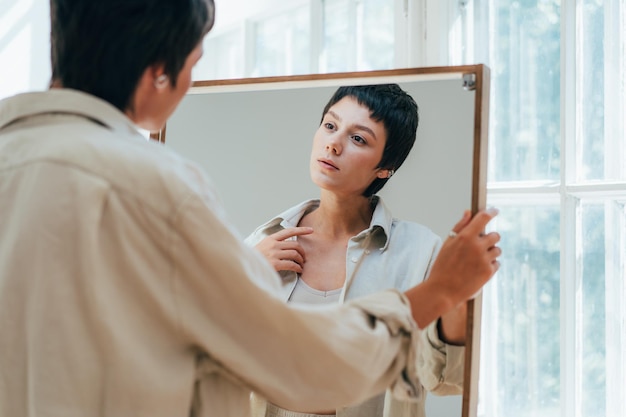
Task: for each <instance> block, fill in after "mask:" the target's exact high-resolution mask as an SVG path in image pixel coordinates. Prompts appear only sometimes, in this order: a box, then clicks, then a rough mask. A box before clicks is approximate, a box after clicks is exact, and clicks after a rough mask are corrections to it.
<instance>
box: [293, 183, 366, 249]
mask: <svg viewBox="0 0 626 417" xmlns="http://www.w3.org/2000/svg"><path fill="white" fill-rule="evenodd" d="M373 214H374V205H372V203H371V200H370V199H369V198H367V197H363V196H359V197H356V198H355V197H354V196H351V197H349V198H341V197H339V196H337V195H334V194H327V193H324V192H322V195H321V198H320V205H319V207H318V208H317V209H316V210H315V211H312V212H311V213H309V214H307V215H306V216H305V217H304V218H303V219H302V222H301V225H302V226H311V227H313V228H314V230H315V233H316V234H318V235H326V236H328V237H330V238H341V237H345V236H348V237H352V236H355V235H357V234H358V233H360V232H361V231H363V230H365V229H367V228H368V227H369V225H370V223H371V221H372V215H373Z"/></svg>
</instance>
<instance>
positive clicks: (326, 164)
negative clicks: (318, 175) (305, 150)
mask: <svg viewBox="0 0 626 417" xmlns="http://www.w3.org/2000/svg"><path fill="white" fill-rule="evenodd" d="M317 162H319V163H320V165H321V166H322V167H323V168H330V169H336V170H337V171H339V168H338V167H337V165H335V164H334V163H333V161H331V160H330V159H326V158H320V159H318V160H317Z"/></svg>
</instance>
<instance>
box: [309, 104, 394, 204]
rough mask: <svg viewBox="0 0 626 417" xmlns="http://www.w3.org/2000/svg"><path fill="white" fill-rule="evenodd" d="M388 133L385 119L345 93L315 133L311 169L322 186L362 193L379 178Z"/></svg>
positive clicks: (381, 172) (333, 190)
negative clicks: (373, 115)
mask: <svg viewBox="0 0 626 417" xmlns="http://www.w3.org/2000/svg"><path fill="white" fill-rule="evenodd" d="M386 140H387V135H386V132H385V127H384V125H383V123H382V122H380V121H376V120H373V119H372V118H371V117H370V110H369V109H368V108H367V107H365V106H362V105H360V104H359V103H358V102H357V101H356V99H354V98H353V97H349V96H347V97H344V98H342V99H341V100H340V101H338V102H337V103H335V104H334V105H333V106H332V107H331V108H330V109H329V110H328V112H327V113H326V114H325V115H324V118H323V120H322V123H321V124H320V126H319V128H318V129H317V131H316V133H315V135H314V137H313V149H312V151H311V161H310V172H311V179H312V180H313V182H314V183H315V184H316V185H317V186H318V187H320V188H322V189H325V190H329V191H332V192H335V193H338V194H345V195H348V194H356V195H361V194H362V193H363V191H364V190H365V189H366V188H367V187H368V186H369V185H370V184H371V183H372V181H374V179H376V178H384V177H386V176H387V170H381V169H380V168H377V167H378V164H379V162H380V160H381V159H382V155H383V150H384V149H385V142H386Z"/></svg>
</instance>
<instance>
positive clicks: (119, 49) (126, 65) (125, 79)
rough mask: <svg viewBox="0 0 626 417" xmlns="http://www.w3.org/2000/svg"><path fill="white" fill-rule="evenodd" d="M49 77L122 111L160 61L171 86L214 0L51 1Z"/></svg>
mask: <svg viewBox="0 0 626 417" xmlns="http://www.w3.org/2000/svg"><path fill="white" fill-rule="evenodd" d="M50 16H51V51H50V53H51V62H52V82H53V83H54V82H56V81H58V82H60V83H61V85H62V86H63V87H64V88H72V89H76V90H80V91H84V92H86V93H89V94H92V95H94V96H96V97H100V98H101V99H103V100H106V101H108V102H109V103H111V104H112V105H114V106H115V107H117V108H118V109H120V110H121V111H125V110H126V109H127V108H128V107H129V105H130V102H131V98H132V95H133V93H134V92H135V88H136V86H137V84H138V82H139V79H140V78H141V75H142V74H143V72H144V71H145V70H146V68H148V67H149V66H150V65H153V64H162V65H163V66H164V68H165V70H164V71H165V74H167V75H168V76H169V80H170V83H171V85H172V86H175V85H176V79H177V77H178V74H179V73H180V71H181V70H182V68H183V66H184V64H185V60H186V58H187V56H188V55H189V54H190V53H191V51H193V49H194V48H195V47H196V46H197V45H198V43H199V42H200V41H202V38H203V37H204V35H206V34H207V33H208V32H209V30H210V29H211V27H212V26H213V21H214V16H215V6H214V3H213V0H50Z"/></svg>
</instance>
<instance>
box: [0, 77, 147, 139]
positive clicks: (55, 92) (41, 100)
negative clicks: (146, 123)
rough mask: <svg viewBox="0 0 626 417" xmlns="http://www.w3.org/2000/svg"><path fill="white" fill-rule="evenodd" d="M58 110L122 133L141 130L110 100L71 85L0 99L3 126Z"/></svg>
mask: <svg viewBox="0 0 626 417" xmlns="http://www.w3.org/2000/svg"><path fill="white" fill-rule="evenodd" d="M59 113H67V114H74V115H77V116H82V117H85V118H88V119H91V120H93V121H95V122H96V123H98V124H101V125H103V126H106V127H107V128H109V129H111V130H113V131H116V132H120V133H121V132H124V133H131V132H132V133H136V132H137V131H138V127H137V126H136V125H135V124H134V123H133V122H132V121H131V120H130V119H129V118H128V117H127V116H126V115H125V114H124V113H122V112H121V111H120V110H119V109H117V108H116V107H114V106H113V105H111V104H110V103H108V102H106V101H104V100H102V99H100V98H98V97H95V96H92V95H90V94H87V93H84V92H82V91H78V90H72V89H68V88H53V89H50V90H48V91H40V92H31V93H23V94H18V95H15V96H13V97H10V98H7V99H4V100H2V101H0V129H2V128H4V127H5V126H8V125H10V124H12V123H14V122H17V121H19V120H20V119H26V118H29V117H32V116H36V115H42V114H59Z"/></svg>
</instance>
